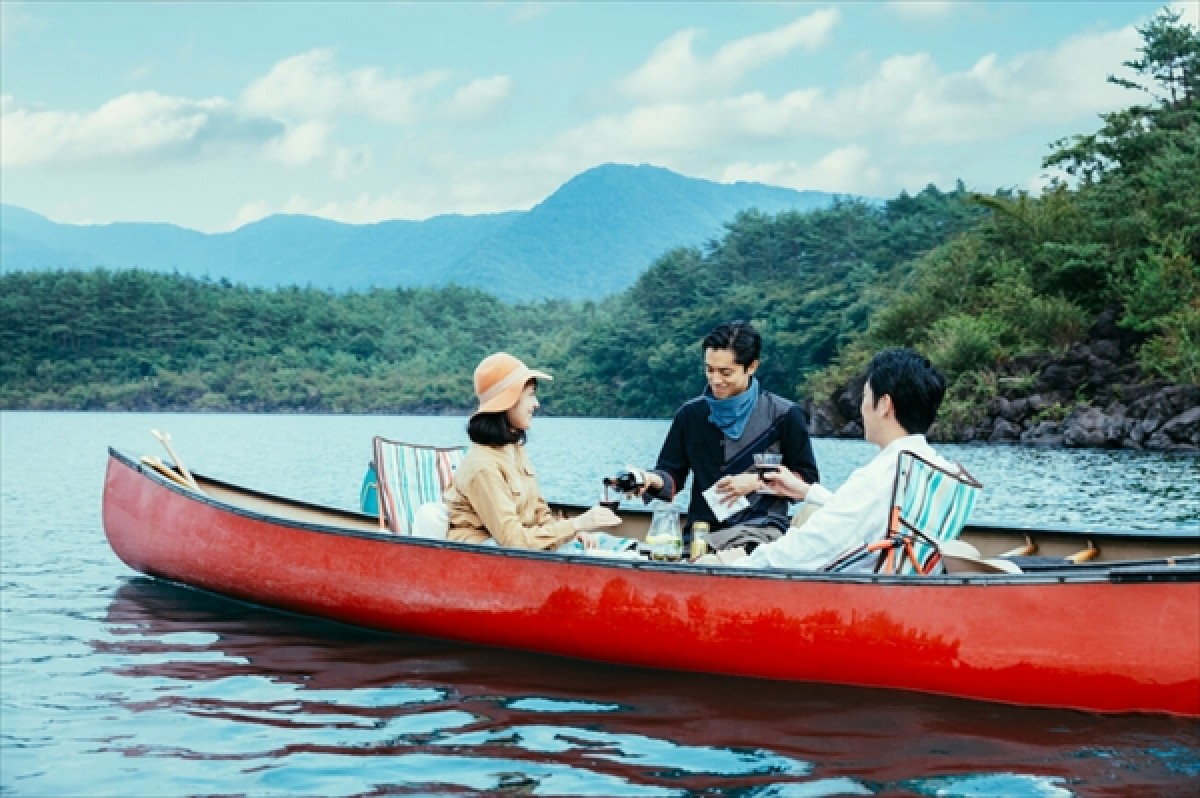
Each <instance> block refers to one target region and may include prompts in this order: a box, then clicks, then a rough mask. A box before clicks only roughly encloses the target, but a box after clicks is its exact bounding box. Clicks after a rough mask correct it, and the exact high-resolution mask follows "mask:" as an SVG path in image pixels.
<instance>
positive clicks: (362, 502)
mask: <svg viewBox="0 0 1200 798" xmlns="http://www.w3.org/2000/svg"><path fill="white" fill-rule="evenodd" d="M358 506H359V508H360V509H361V510H362V511H363V512H364V513H366V514H367V515H374V516H378V515H379V477H378V476H377V475H376V474H375V464H374V463H367V473H365V474H363V478H362V487H361V488H359V490H358Z"/></svg>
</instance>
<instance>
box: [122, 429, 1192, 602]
mask: <svg viewBox="0 0 1200 798" xmlns="http://www.w3.org/2000/svg"><path fill="white" fill-rule="evenodd" d="M108 452H109V457H110V459H111V460H115V461H117V462H119V463H121V464H122V465H124V466H126V467H128V468H130V469H132V470H134V471H137V472H138V473H139V474H141V475H142V476H143V477H146V478H148V479H150V480H151V481H153V482H155V483H157V484H158V485H159V486H161V487H164V488H167V489H168V490H171V491H173V492H174V493H177V494H179V495H181V496H183V497H185V498H187V499H188V500H190V501H193V502H196V503H199V504H203V505H206V506H208V507H211V508H213V509H215V510H219V511H221V512H226V513H231V514H233V515H237V516H240V517H243V518H247V519H251V520H254V521H259V522H264V523H269V524H274V525H277V526H284V527H287V528H289V529H294V530H298V531H304V532H311V533H316V534H324V535H337V536H344V537H353V538H360V539H363V540H368V541H371V542H376V543H382V544H388V545H399V546H420V547H425V548H433V549H448V550H453V551H460V552H470V553H474V554H482V555H486V556H489V557H505V558H516V559H527V560H530V559H531V560H539V561H544V562H553V563H564V562H566V563H570V564H572V565H576V566H589V567H600V568H623V569H628V570H634V571H647V570H652V571H653V572H654V573H680V574H687V575H690V576H696V575H706V576H712V577H716V578H727V579H757V580H782V581H801V582H823V583H843V584H879V585H889V586H917V587H935V586H942V587H961V586H964V585H975V586H1001V585H1022V586H1030V585H1053V584H1095V583H1110V582H1111V583H1114V584H1138V583H1147V582H1200V555H1197V556H1195V557H1184V558H1179V559H1183V560H1184V562H1183V563H1180V564H1174V565H1169V564H1168V563H1167V562H1166V560H1165V559H1154V560H1147V561H1141V562H1136V563H1134V562H1128V563H1124V564H1122V563H1121V562H1119V561H1117V562H1111V561H1110V562H1096V563H1088V564H1081V565H1074V566H1064V567H1063V568H1062V569H1038V570H1031V571H1026V572H1024V573H1020V574H1009V573H957V574H935V575H926V576H911V575H888V574H869V573H825V572H820V571H799V570H788V569H769V568H731V567H728V566H719V565H718V566H707V565H694V564H691V563H687V562H681V563H664V562H655V561H651V560H645V559H638V560H632V559H621V558H605V557H592V556H588V555H579V554H568V553H559V552H548V551H537V550H530V549H517V548H503V547H493V546H480V545H478V544H473V543H460V542H457V541H451V540H428V539H424V538H418V537H412V536H400V535H394V534H391V533H387V532H382V531H367V530H363V529H354V528H351V527H340V526H332V525H329V524H323V523H317V522H313V521H305V520H300V519H294V518H286V517H283V516H280V515H272V514H270V513H267V512H263V511H260V510H256V509H251V508H248V507H244V506H241V505H238V504H235V503H233V502H230V501H223V500H221V499H217V498H214V497H212V496H209V495H207V494H205V493H203V492H196V491H193V490H190V489H188V488H186V487H183V486H181V485H179V484H178V483H175V482H173V481H171V480H170V479H168V478H167V477H165V476H163V475H162V474H160V473H158V472H157V471H155V470H154V469H153V468H150V467H148V466H146V465H144V464H143V463H141V462H139V461H137V460H135V459H133V458H132V457H130V456H128V455H126V454H124V453H122V452H120V451H118V450H116V449H114V448H112V447H109V450H108ZM195 476H197V478H198V479H199V480H200V481H201V484H202V485H203V484H205V483H207V484H211V485H214V486H216V487H219V488H221V489H223V490H226V491H229V492H232V493H235V494H239V495H244V496H247V497H251V498H255V499H260V500H264V501H268V502H271V503H276V504H282V505H286V506H291V507H296V508H299V509H304V510H310V511H314V512H320V513H322V514H325V515H332V516H336V517H341V518H345V519H346V520H348V521H355V522H358V523H362V522H364V521H367V522H375V521H376V519H375V518H374V517H373V516H369V515H364V514H362V513H357V512H354V511H350V510H344V509H340V508H336V507H330V506H328V505H321V504H315V503H311V502H306V501H303V500H300V499H293V498H289V497H285V496H280V495H277V494H272V493H267V492H265V491H260V490H255V489H253V488H248V487H244V486H242V485H235V484H233V483H229V482H224V481H222V480H219V479H215V478H213V477H209V476H206V475H203V474H196V475H195ZM558 506H565V507H570V508H572V509H579V510H582V509H584V508H582V507H578V508H577V507H574V506H572V505H558ZM621 512H622V513H627V514H631V515H636V514H648V513H649V511H647V510H638V509H633V510H626V509H622V511H621ZM971 526H972V525H968V528H971ZM984 528H986V529H989V530H996V529H1005V528H1006V527H1002V526H999V525H995V524H987V525H986V526H985V527H984ZM1009 528H1011V529H1012V530H1016V531H1019V532H1024V531H1026V530H1027V529H1028V530H1029V531H1030V532H1033V533H1036V531H1037V530H1036V529H1033V528H1027V527H1019V526H1013V527H1009ZM1044 532H1045V533H1046V534H1058V535H1063V534H1069V535H1071V536H1079V537H1081V538H1082V537H1085V536H1093V535H1094V536H1096V537H1099V536H1100V533H1096V532H1092V531H1090V530H1089V531H1079V532H1076V531H1075V530H1061V529H1057V530H1056V529H1051V528H1047V529H1046V530H1044ZM1106 534H1107V535H1109V536H1119V535H1121V533H1119V532H1117V531H1113V530H1110V531H1108V532H1107V533H1106ZM1135 535H1136V537H1137V538H1139V539H1144V540H1146V541H1151V540H1154V539H1161V540H1168V541H1178V540H1180V539H1181V538H1184V539H1186V537H1190V535H1186V536H1184V535H1161V534H1160V535H1155V534H1153V533H1150V534H1147V535H1142V534H1141V533H1135ZM1196 539H1197V543H1198V545H1200V534H1198V535H1197V536H1196Z"/></svg>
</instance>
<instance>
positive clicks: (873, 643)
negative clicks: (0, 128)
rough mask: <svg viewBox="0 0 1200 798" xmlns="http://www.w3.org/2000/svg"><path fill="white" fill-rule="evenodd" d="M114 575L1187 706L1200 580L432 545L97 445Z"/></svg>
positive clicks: (522, 643) (1194, 669)
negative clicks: (269, 509) (608, 556)
mask: <svg viewBox="0 0 1200 798" xmlns="http://www.w3.org/2000/svg"><path fill="white" fill-rule="evenodd" d="M104 527H105V531H106V534H107V535H108V539H109V542H110V545H111V546H112V548H113V550H114V551H115V552H116V553H117V555H118V556H119V557H120V558H121V559H122V560H123V561H124V562H125V563H127V564H128V565H129V566H130V567H131V568H133V569H135V570H137V571H141V572H143V573H146V574H149V575H152V576H158V577H162V578H165V579H169V580H172V581H176V582H181V583H185V584H189V585H193V586H195V587H199V588H203V589H205V590H209V591H212V592H215V593H220V594H222V595H226V596H231V597H234V598H239V599H243V600H246V601H250V602H254V603H257V604H262V605H266V606H271V607H276V608H280V609H284V610H289V611H293V612H298V613H303V614H310V615H316V616H321V617H324V618H330V619H334V620H338V621H343V622H346V623H350V624H355V625H360V626H364V627H369V628H374V629H382V630H387V631H392V632H398V633H404V634H416V635H425V636H431V637H439V638H446V639H453V640H461V641H466V642H471V643H477V644H482V645H489V646H502V647H510V648H519V649H526V650H531V651H539V652H544V653H549V654H556V655H563V656H569V657H578V658H584V659H591V660H598V661H604V662H612V663H619V664H627V665H638V666H646V667H654V668H667V669H678V670H687V671H697V672H708V673H718V674H732V675H739V676H749V677H758V678H768V679H783V680H796V681H812V682H827V683H837V684H848V685H860V686H870V687H881V688H895V689H903V690H916V691H923V692H930V693H938V694H945V695H952V696H959V697H964V698H974V699H984V700H991V701H1001V702H1006V703H1015V704H1027V705H1036V706H1051V707H1070V708H1078V709H1086V710H1092V711H1100V712H1132V711H1146V712H1165V713H1173V714H1181V715H1193V716H1200V582H1196V581H1179V582H1163V583H1159V582H1154V581H1149V582H1146V583H1129V584H1113V583H1111V582H1109V581H1107V580H1104V581H1086V580H1084V581H1071V580H1061V579H1054V580H1037V579H1026V580H1024V581H1022V580H1020V579H1012V578H1010V579H1008V580H1006V581H997V580H985V579H982V578H978V577H975V578H970V579H968V578H961V579H952V578H949V577H944V578H934V579H928V578H927V579H925V580H924V581H917V580H913V579H901V578H892V579H880V578H872V577H850V576H826V575H795V574H793V575H783V574H765V573H762V572H743V571H737V570H732V569H714V570H712V571H708V570H706V569H699V568H695V567H691V566H662V565H659V564H652V563H641V562H639V563H632V562H629V561H597V560H589V559H586V558H568V557H563V556H560V555H545V554H541V553H533V552H515V551H511V550H501V549H495V548H490V547H473V546H463V545H457V544H447V543H431V542H427V541H421V540H415V539H411V538H397V537H390V536H379V535H374V534H371V533H369V532H363V531H348V530H346V529H343V528H339V527H337V526H325V525H316V524H305V523H298V522H290V521H286V520H282V519H280V518H275V517H270V516H267V515H263V514H261V513H258V512H255V511H253V510H248V509H245V508H239V507H234V506H231V505H227V504H224V503H222V502H218V501H213V500H208V499H202V498H197V497H196V496H195V494H191V493H189V492H187V491H185V490H183V489H181V488H179V487H177V486H172V485H169V484H167V483H166V482H165V481H163V480H162V479H160V478H155V477H152V476H151V475H149V474H145V473H143V472H142V469H141V468H139V467H138V466H137V465H136V464H134V463H132V462H130V461H128V460H125V459H123V458H120V457H118V456H114V457H112V458H110V460H109V468H108V473H107V476H106V485H105V500H104Z"/></svg>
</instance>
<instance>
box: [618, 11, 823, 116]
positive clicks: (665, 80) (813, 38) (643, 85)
mask: <svg viewBox="0 0 1200 798" xmlns="http://www.w3.org/2000/svg"><path fill="white" fill-rule="evenodd" d="M840 19H841V14H840V12H839V11H838V10H837V9H836V8H829V9H823V10H820V11H814V12H813V13H811V14H809V15H807V16H804V17H801V18H800V19H797V20H795V21H794V22H792V23H790V24H788V25H785V26H783V27H782V28H778V29H776V30H773V31H768V32H766V33H759V34H755V35H753V36H746V37H744V38H741V39H736V40H734V41H732V42H729V43H728V44H726V45H724V46H723V47H721V48H720V49H719V50H717V52H716V54H715V55H714V56H713V57H712V58H711V59H708V60H707V61H705V60H703V59H701V58H699V57H697V56H696V54H695V53H694V52H693V51H692V45H693V43H694V42H695V41H696V39H697V37H698V36H699V35H700V33H701V32H700V31H699V30H696V29H688V30H683V31H680V32H679V33H676V34H675V35H674V36H672V37H671V38H669V39H667V40H666V41H665V42H663V43H662V44H660V45H659V46H658V48H657V49H656V50H655V51H654V52H653V53H652V54H651V55H650V58H649V59H648V60H647V61H646V62H645V63H644V64H642V65H641V66H640V67H638V68H637V70H635V71H634V72H633V74H631V75H628V76H626V77H624V78H622V79H621V80H620V81H619V82H618V87H619V88H620V89H622V90H623V91H625V92H626V93H628V94H630V95H632V96H634V97H636V98H639V99H641V100H643V101H652V102H653V101H663V100H667V99H670V100H686V99H694V98H697V97H705V96H712V95H715V94H719V93H721V92H724V91H726V90H728V89H730V88H731V87H733V86H734V85H736V84H737V83H738V81H740V80H741V79H742V78H743V77H745V76H746V75H747V74H748V73H750V72H752V71H753V70H755V69H757V68H758V67H761V66H763V65H764V64H767V63H770V62H771V61H775V60H777V59H779V58H782V57H784V56H786V55H787V54H788V53H790V52H791V51H793V50H794V49H796V48H797V47H802V48H804V49H807V50H815V49H816V48H818V47H820V46H821V45H823V44H824V43H825V42H826V41H827V40H828V39H829V35H830V33H831V32H832V30H833V28H834V26H835V25H837V23H838V21H839V20H840Z"/></svg>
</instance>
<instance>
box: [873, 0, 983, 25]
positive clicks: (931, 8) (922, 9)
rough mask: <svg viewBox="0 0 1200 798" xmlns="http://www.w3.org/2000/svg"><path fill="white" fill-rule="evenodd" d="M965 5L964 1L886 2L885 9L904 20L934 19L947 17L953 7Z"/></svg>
mask: <svg viewBox="0 0 1200 798" xmlns="http://www.w3.org/2000/svg"><path fill="white" fill-rule="evenodd" d="M962 5H966V2H965V0H888V2H887V8H888V9H889V10H890V11H891V12H892V13H894V14H896V15H897V16H900V17H904V18H905V19H915V20H922V19H936V18H940V17H946V16H949V15H950V13H951V12H952V11H954V7H955V6H962Z"/></svg>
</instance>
